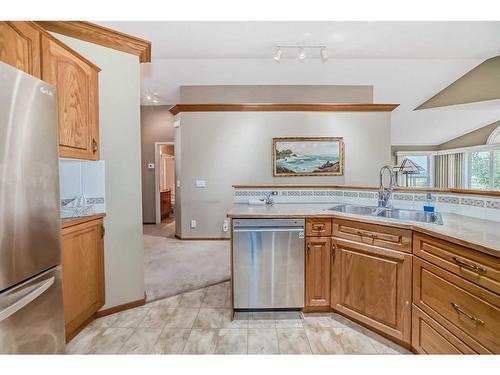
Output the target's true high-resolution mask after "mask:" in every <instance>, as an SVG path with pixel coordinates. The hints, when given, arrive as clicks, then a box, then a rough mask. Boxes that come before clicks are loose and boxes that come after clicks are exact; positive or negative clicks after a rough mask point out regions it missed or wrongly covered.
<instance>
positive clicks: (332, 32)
mask: <svg viewBox="0 0 500 375" xmlns="http://www.w3.org/2000/svg"><path fill="white" fill-rule="evenodd" d="M97 23H100V24H102V25H104V26H107V27H110V28H113V29H116V30H119V31H123V32H126V33H129V34H132V35H135V36H138V37H142V38H145V39H147V40H150V41H151V42H152V62H151V63H150V64H142V90H143V92H150V93H155V94H157V95H158V96H159V97H160V99H161V103H163V104H165V103H166V104H172V103H176V102H177V101H178V100H179V96H178V95H179V86H182V85H231V84H234V85H251V84H259V85H266V84H273V85H279V84H282V85H285V84H293V85H318V84H328V85H337V84H339V85H341V84H342V85H357V84H359V85H373V87H374V101H375V102H378V103H384V102H385V103H400V104H401V106H400V107H399V108H398V109H397V110H396V111H395V112H394V113H393V116H392V134H391V137H392V139H391V143H392V144H440V143H443V142H445V141H447V140H449V139H452V138H454V137H457V136H460V135H462V134H465V133H467V132H469V131H471V130H474V129H477V128H479V127H482V126H484V125H487V124H490V123H492V122H494V121H497V120H498V119H500V106H498V105H496V104H497V103H495V102H491V103H489V104H488V103H486V104H485V103H482V104H480V105H472V106H471V105H465V106H456V107H444V108H442V109H426V110H420V111H414V109H415V108H416V107H417V106H419V105H420V104H422V103H424V102H425V101H426V100H428V99H429V98H432V97H433V96H434V95H435V94H436V93H438V92H439V91H441V90H443V89H444V88H446V87H447V86H449V85H450V84H451V83H453V82H454V81H456V80H457V79H459V78H460V77H461V76H463V75H464V74H465V73H467V72H468V71H470V70H471V69H473V68H474V67H476V66H478V65H479V64H481V63H482V62H483V61H485V60H486V59H489V58H491V57H494V56H498V55H500V22H373V21H372V22H368V21H366V22H365V21H363V22H356V21H353V22H339V21H332V22H195V21H186V22H170V21H157V22H153V21H147V22H146V21H145V22H142V21H140V22H132V21H113V22H97ZM278 43H283V44H288V43H311V44H316V43H320V44H326V45H327V47H328V52H329V55H330V59H329V60H328V61H327V62H325V63H323V62H321V60H320V59H319V58H318V57H313V56H311V57H310V58H308V59H307V60H306V61H305V62H303V63H301V62H298V61H297V59H296V56H295V55H294V54H286V53H285V54H284V56H283V59H282V61H281V62H280V63H276V62H274V61H273V59H272V56H273V54H274V52H275V45H276V44H278ZM161 103H160V104H161Z"/></svg>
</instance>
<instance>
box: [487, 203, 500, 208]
mask: <svg viewBox="0 0 500 375" xmlns="http://www.w3.org/2000/svg"><path fill="white" fill-rule="evenodd" d="M486 208H494V209H497V210H500V201H486Z"/></svg>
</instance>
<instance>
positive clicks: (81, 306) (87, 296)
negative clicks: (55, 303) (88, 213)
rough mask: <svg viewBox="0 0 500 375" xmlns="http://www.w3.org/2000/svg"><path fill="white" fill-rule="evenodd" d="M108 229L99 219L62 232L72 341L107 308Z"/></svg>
mask: <svg viewBox="0 0 500 375" xmlns="http://www.w3.org/2000/svg"><path fill="white" fill-rule="evenodd" d="M103 237H104V227H103V220H102V219H97V220H92V221H89V222H86V223H82V224H77V225H74V226H70V227H67V228H64V229H63V230H62V261H61V263H62V271H63V297H64V322H65V327H66V338H67V339H70V338H71V337H73V335H74V334H75V333H77V332H78V329H79V328H80V327H81V326H82V325H83V324H85V323H86V322H87V321H88V320H89V319H90V318H91V317H92V316H93V315H94V313H95V312H96V311H97V310H99V308H101V307H102V306H103V305H104V241H103Z"/></svg>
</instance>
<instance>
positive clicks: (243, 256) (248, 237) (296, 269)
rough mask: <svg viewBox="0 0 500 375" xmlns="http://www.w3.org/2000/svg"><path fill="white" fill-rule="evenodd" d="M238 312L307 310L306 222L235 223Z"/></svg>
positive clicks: (235, 279) (264, 221) (259, 221)
mask: <svg viewBox="0 0 500 375" xmlns="http://www.w3.org/2000/svg"><path fill="white" fill-rule="evenodd" d="M233 288H234V290H233V292H234V308H235V309H299V308H302V307H304V219H236V220H233Z"/></svg>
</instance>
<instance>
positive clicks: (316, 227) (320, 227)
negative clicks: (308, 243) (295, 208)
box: [312, 224, 325, 232]
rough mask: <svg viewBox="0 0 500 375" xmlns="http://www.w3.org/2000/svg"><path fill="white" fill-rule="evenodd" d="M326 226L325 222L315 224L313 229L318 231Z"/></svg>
mask: <svg viewBox="0 0 500 375" xmlns="http://www.w3.org/2000/svg"><path fill="white" fill-rule="evenodd" d="M324 228H325V224H313V225H312V229H313V230H314V231H316V232H319V231H321V230H323V229H324Z"/></svg>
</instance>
